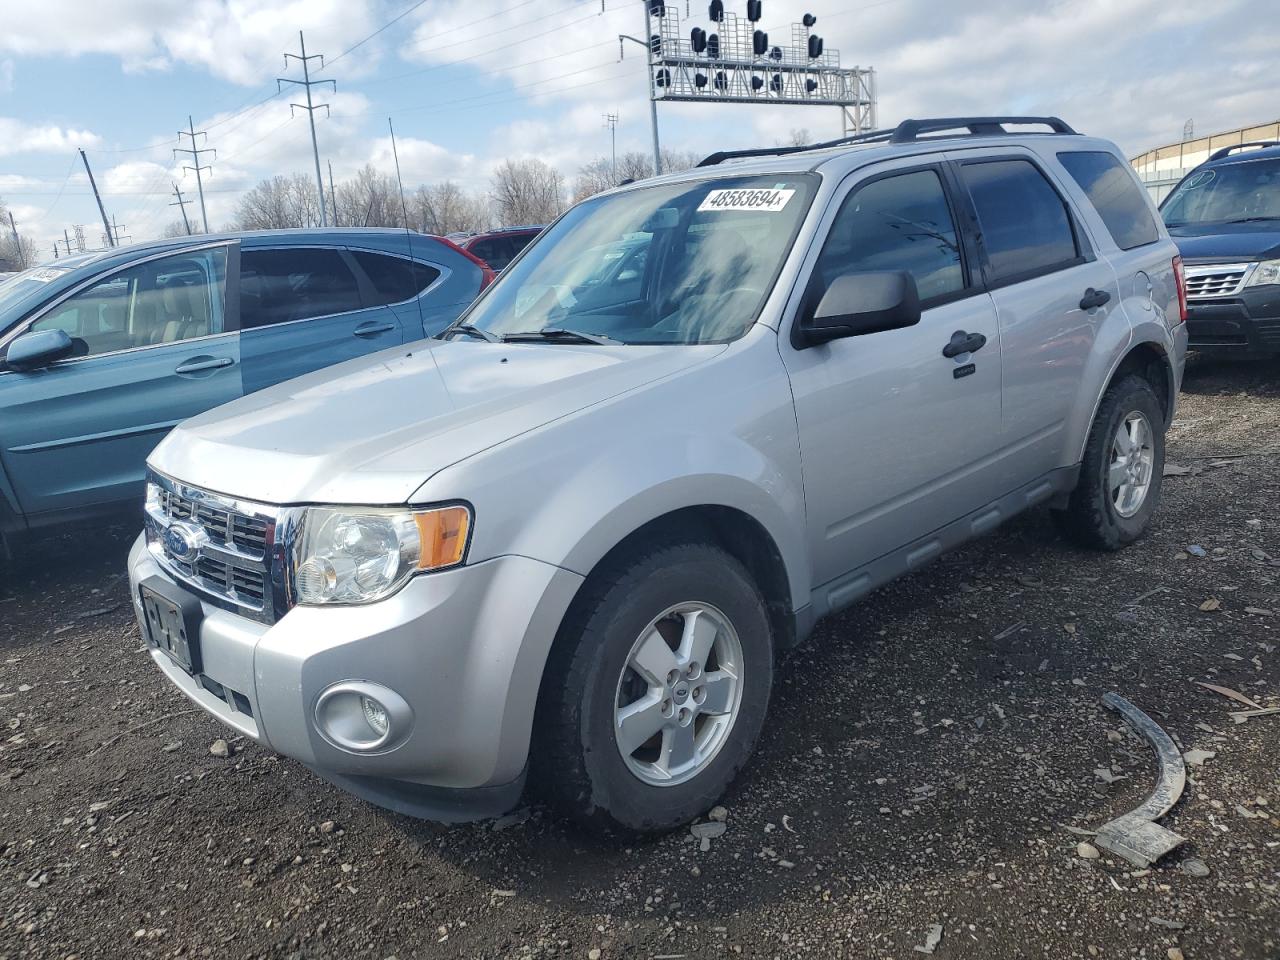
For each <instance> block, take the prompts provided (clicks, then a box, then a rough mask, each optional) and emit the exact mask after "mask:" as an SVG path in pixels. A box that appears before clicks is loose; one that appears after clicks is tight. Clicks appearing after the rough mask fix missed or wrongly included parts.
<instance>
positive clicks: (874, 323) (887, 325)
mask: <svg viewBox="0 0 1280 960" xmlns="http://www.w3.org/2000/svg"><path fill="white" fill-rule="evenodd" d="M919 322H920V294H919V292H918V291H917V290H916V281H915V277H913V276H911V274H909V273H907V272H906V271H905V270H900V271H884V272H868V273H846V274H845V275H844V276H842V277H837V278H836V279H835V280H834V281H833V282H832V284H831V286H829V287H827V291H826V293H824V294H823V295H822V299H821V300H820V301H818V306H817V309H815V310H814V311H813V315H812V316H811V317H809V318H807V319H804V320H802V321H801V322H800V323H799V324H797V326H796V328H795V329H796V332H797V335H798V342H797V343H796V344H795V345H796V346H797V347H800V348H803V347H809V346H813V345H815V344H819V343H828V342H830V341H832V340H838V339H840V338H842V337H858V336H862V335H863V334H866V333H879V332H880V331H882V330H898V329H901V328H902V327H910V326H914V325H915V324H917V323H919Z"/></svg>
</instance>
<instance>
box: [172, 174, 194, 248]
mask: <svg viewBox="0 0 1280 960" xmlns="http://www.w3.org/2000/svg"><path fill="white" fill-rule="evenodd" d="M173 195H174V196H175V197H177V198H178V199H177V200H175V201H174V202H173V203H171V204H169V206H171V207H177V208H178V209H179V210H181V211H182V225H183V226H184V227H186V228H187V236H188V237H189V236H191V221H190V220H188V219H187V204H188V203H190V202H191V201H190V200H183V199H182V191H181V190H179V189H178V185H177V184H176V183H175V184H174V185H173Z"/></svg>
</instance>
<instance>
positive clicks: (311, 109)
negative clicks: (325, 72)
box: [276, 30, 338, 227]
mask: <svg viewBox="0 0 1280 960" xmlns="http://www.w3.org/2000/svg"><path fill="white" fill-rule="evenodd" d="M298 49H300V50H301V51H302V53H301V55H299V54H296V53H286V54H285V55H284V67H285V69H286V70H288V69H289V58H290V57H292V58H293V59H294V60H297V61H298V62H299V63H301V64H302V79H301V80H291V79H289V78H288V77H278V78H277V79H276V90H277V91H280V90H283V89H284V87H283V86H282V84H286V83H296V84H297V85H298V86H300V87H303V88H304V89H305V90H306V91H307V102H306V105H305V106H304V105H303V104H301V103H291V104H289V111H290V113H292V112H293V111H294V110H295V109H297V110H305V111H307V120H308V121H309V122H310V123H311V152H312V154H314V156H315V160H316V189H317V190H318V191H319V197H320V226H322V227H327V226H328V225H329V217H328V215H327V214H326V213H325V202H324V178H323V177H322V176H320V147H319V146H318V145H317V143H316V111H317V110H320V109H323V110H324V114H325V116H326V117H327V116H328V115H329V105H328V104H327V103H317V104H313V103H312V102H311V88H312V87H315V86H321V85H323V84H326V83H331V84H333V92H334V93H337V92H338V82H337V81H336V80H312V79H311V67H310V62H311V61H312V60H319V61H320V66H321V68H323V67H324V55H323V54H319V53H313V54H311V56H307V42H306V41H305V40H304V39H303V38H302V31H301V30H299V31H298Z"/></svg>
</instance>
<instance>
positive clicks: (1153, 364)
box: [1075, 339, 1177, 463]
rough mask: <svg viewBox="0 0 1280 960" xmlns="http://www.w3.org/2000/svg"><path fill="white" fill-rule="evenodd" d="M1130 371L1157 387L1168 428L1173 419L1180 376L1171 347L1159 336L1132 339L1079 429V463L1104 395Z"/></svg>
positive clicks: (1155, 388) (1098, 392)
mask: <svg viewBox="0 0 1280 960" xmlns="http://www.w3.org/2000/svg"><path fill="white" fill-rule="evenodd" d="M1130 374H1137V375H1138V376H1140V377H1142V378H1143V379H1144V380H1146V381H1147V382H1148V383H1150V384H1151V387H1152V389H1153V390H1154V391H1155V394H1156V399H1157V400H1158V401H1159V402H1160V409H1161V410H1162V411H1163V413H1164V418H1165V423H1164V425H1165V427H1166V428H1167V427H1168V426H1169V423H1170V422H1171V421H1172V420H1173V413H1174V407H1175V402H1176V397H1177V378H1176V377H1175V374H1174V369H1173V359H1172V357H1171V356H1170V353H1169V349H1168V347H1167V346H1166V345H1165V344H1163V343H1161V342H1159V341H1158V340H1152V339H1144V340H1139V341H1137V342H1134V343H1131V344H1130V345H1129V348H1128V349H1127V350H1126V351H1124V353H1122V354H1121V355H1120V356H1119V357H1117V359H1116V360H1115V362H1114V363H1113V364H1112V367H1111V370H1110V371H1109V372H1108V374H1107V377H1106V379H1105V380H1104V381H1103V383H1102V388H1101V389H1100V390H1098V391H1097V395H1096V396H1095V397H1094V398H1093V404H1092V406H1091V408H1090V410H1089V416H1088V418H1087V419H1086V420H1085V421H1084V424H1083V427H1084V429H1083V430H1082V431H1080V436H1079V442H1078V443H1077V444H1076V446H1075V461H1076V462H1077V463H1078V462H1079V461H1080V460H1081V458H1082V457H1083V456H1084V448H1085V444H1086V443H1087V442H1088V439H1089V429H1090V427H1091V426H1092V425H1093V421H1094V419H1095V418H1096V417H1097V415H1098V408H1099V407H1100V406H1101V405H1102V398H1103V396H1105V395H1106V392H1107V391H1108V390H1110V389H1111V386H1112V384H1114V383H1117V382H1119V381H1120V380H1121V379H1122V378H1124V377H1126V376H1129V375H1130Z"/></svg>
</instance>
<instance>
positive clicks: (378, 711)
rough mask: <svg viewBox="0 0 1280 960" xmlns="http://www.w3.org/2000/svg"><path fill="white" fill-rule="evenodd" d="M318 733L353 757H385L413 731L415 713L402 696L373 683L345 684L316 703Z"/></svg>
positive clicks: (329, 688) (353, 681)
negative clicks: (358, 755) (366, 755)
mask: <svg viewBox="0 0 1280 960" xmlns="http://www.w3.org/2000/svg"><path fill="white" fill-rule="evenodd" d="M315 724H316V730H317V731H319V733H320V735H321V736H322V737H324V738H325V739H326V740H328V741H329V742H330V743H331V744H333V745H334V746H335V747H338V748H339V749H342V750H346V751H348V752H351V753H385V752H386V751H388V750H394V749H395V748H396V747H398V746H399V745H400V744H402V743H403V742H404V741H405V740H406V739H407V738H408V736H409V733H410V731H412V729H413V709H412V708H411V707H410V706H409V704H408V702H407V701H406V700H405V699H404V697H402V696H400V694H398V693H396V692H395V691H394V690H392V689H390V688H389V687H385V686H383V685H382V684H380V683H374V682H372V681H370V680H343V681H342V682H341V683H335V684H333V685H332V686H330V687H327V688H325V690H324V692H323V693H321V694H320V696H319V697H318V698H317V699H316V710H315Z"/></svg>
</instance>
